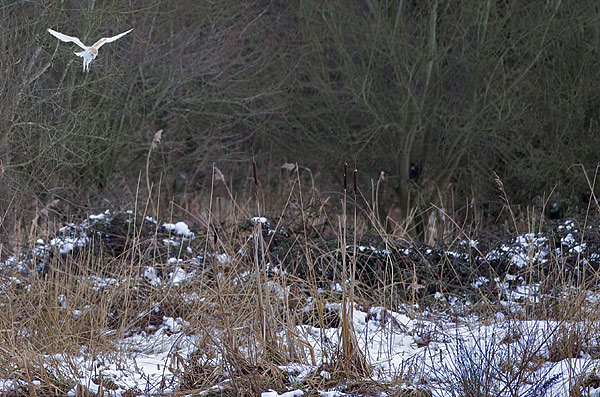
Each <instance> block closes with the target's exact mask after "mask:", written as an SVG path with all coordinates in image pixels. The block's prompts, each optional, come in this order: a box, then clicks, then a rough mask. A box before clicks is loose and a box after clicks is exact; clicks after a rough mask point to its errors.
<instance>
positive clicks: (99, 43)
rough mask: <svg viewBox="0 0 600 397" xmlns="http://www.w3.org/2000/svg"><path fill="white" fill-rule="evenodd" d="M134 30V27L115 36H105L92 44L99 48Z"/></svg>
mask: <svg viewBox="0 0 600 397" xmlns="http://www.w3.org/2000/svg"><path fill="white" fill-rule="evenodd" d="M132 30H133V29H129V30H128V31H127V32H123V33H120V34H118V35H116V36H113V37H103V38H101V39H100V40H98V41H97V42H95V43H94V45H92V47H94V48H95V49H98V48H100V47H102V46H103V45H104V44H106V43H112V42H113V41H115V40H118V39H120V38H121V37H123V36H125V35H126V34H127V33H129V32H131V31H132Z"/></svg>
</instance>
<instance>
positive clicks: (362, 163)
mask: <svg viewBox="0 0 600 397" xmlns="http://www.w3.org/2000/svg"><path fill="white" fill-rule="evenodd" d="M0 18H1V20H2V24H0V161H1V165H2V172H1V174H0V216H1V218H0V235H1V237H0V239H1V241H2V242H4V243H9V244H10V241H11V238H14V236H15V235H23V233H22V232H23V231H27V230H29V229H30V228H31V227H32V226H31V225H32V224H33V225H39V224H43V223H44V222H48V221H49V220H51V219H58V220H60V219H69V217H72V216H78V215H84V214H86V213H88V212H89V211H92V210H95V209H105V208H127V207H128V206H131V203H132V202H134V201H135V200H137V199H139V198H140V197H145V196H148V195H155V196H158V197H160V198H161V199H162V200H163V202H165V203H166V202H169V201H170V202H172V203H176V204H177V206H178V207H179V208H183V209H185V210H193V209H194V208H195V207H198V206H201V205H202V202H203V201H202V200H205V199H206V195H207V193H206V192H207V189H208V188H210V184H211V180H212V177H213V175H212V172H213V171H212V170H213V164H215V165H217V166H218V167H219V169H220V170H221V171H222V172H223V173H224V175H225V179H226V183H227V184H228V186H230V187H231V189H232V190H233V191H234V192H236V194H238V195H240V196H243V195H245V194H247V193H246V192H248V193H250V189H248V186H250V185H251V184H252V171H251V169H252V168H251V163H252V161H253V160H256V161H257V164H258V169H259V173H260V178H261V185H262V192H263V194H264V195H265V196H267V197H269V199H267V200H265V201H264V202H266V203H268V205H269V206H272V207H276V206H277V205H278V204H280V203H282V202H284V201H285V195H286V193H285V191H286V190H285V189H286V187H285V182H286V175H285V173H286V170H283V169H282V168H281V165H282V164H284V163H297V164H298V165H299V166H300V167H303V168H301V170H303V173H302V175H303V176H302V177H305V178H308V176H309V175H310V176H311V177H312V178H314V181H315V182H314V183H315V184H316V185H317V186H319V187H320V188H322V189H323V190H332V191H341V190H342V182H341V179H342V177H341V173H342V171H341V170H342V164H343V163H344V162H348V163H349V165H350V169H353V168H357V169H358V170H359V173H358V175H359V185H360V188H361V192H362V193H363V194H364V196H365V197H368V198H369V199H370V198H371V197H374V196H375V191H376V190H377V202H378V204H377V206H378V208H379V211H380V212H381V214H382V215H381V216H382V217H385V214H386V213H387V212H388V211H389V210H390V209H393V208H397V209H399V211H400V216H401V217H402V216H406V215H407V214H408V213H409V212H410V211H411V210H414V209H415V208H416V209H417V210H418V211H422V210H423V211H424V210H425V209H427V208H430V206H431V205H432V204H433V205H436V206H439V207H443V208H444V209H445V210H446V211H448V212H450V213H451V212H452V211H456V210H458V209H460V208H464V206H465V203H471V204H473V203H479V204H478V205H479V206H480V207H481V208H483V210H484V211H485V210H486V208H487V209H488V210H489V211H491V212H493V208H492V206H488V207H485V205H484V204H485V203H492V202H496V201H498V200H499V198H498V196H499V194H498V185H497V183H496V179H500V180H502V182H503V186H504V189H505V192H506V194H507V196H508V197H510V198H511V201H512V203H513V204H517V205H523V206H527V205H541V206H543V205H544V204H546V205H547V207H548V208H547V209H549V210H554V211H559V213H558V214H554V216H561V217H562V216H568V215H570V214H572V213H576V212H577V211H580V209H581V207H585V205H586V203H588V201H589V196H590V185H593V184H594V182H593V180H594V173H595V170H596V167H597V164H598V148H599V147H600V134H599V129H600V84H599V83H598V81H599V79H598V73H599V67H598V66H599V63H600V53H599V52H600V14H599V11H598V7H597V4H596V2H594V1H591V0H587V1H586V0H577V1H569V2H561V1H556V0H549V1H513V0H504V1H491V0H487V1H481V0H471V1H469V0H466V1H459V2H455V1H444V0H427V1H391V0H389V1H386V0H379V1H377V0H345V1H336V0H331V1H316V0H299V1H279V0H271V1H198V0H181V1H170V0H169V1H166V0H163V1H146V0H139V1H134V0H132V1H126V2H123V1H77V0H65V1H33V2H31V1H7V0H2V1H0ZM48 28H52V29H55V30H58V31H60V32H63V33H66V34H69V35H75V36H78V37H80V38H81V39H82V41H83V42H85V43H93V42H94V41H95V40H97V39H98V38H100V37H103V36H110V35H113V34H117V33H120V32H122V31H125V30H127V29H130V28H133V29H134V30H133V32H132V33H131V34H129V35H128V36H125V37H124V38H123V39H121V40H119V41H117V42H115V43H111V44H109V45H106V46H105V47H103V48H102V49H101V51H100V54H99V56H98V58H97V59H96V60H95V61H94V62H93V63H92V65H91V70H90V72H89V73H83V72H82V71H81V59H80V58H77V57H76V56H75V55H74V54H73V51H75V50H77V48H76V46H75V45H71V44H69V43H62V42H58V40H56V39H55V38H54V37H52V36H50V35H49V34H48V33H47V31H46V30H47V29H48ZM158 130H163V132H162V140H161V142H160V144H158V145H157V147H156V148H155V149H154V150H150V146H151V143H152V140H153V137H154V134H155V132H156V131H158ZM307 170H310V173H308V172H307ZM382 172H383V176H384V178H383V179H382V178H381V176H382ZM146 177H147V180H148V181H150V184H147V183H145V182H146ZM586 178H587V179H588V180H586ZM377 182H379V184H378V186H379V188H376V185H377ZM149 186H153V187H154V188H153V189H155V190H154V191H153V192H148V187H149ZM548 197H550V199H548ZM471 204H470V205H471ZM473 205H475V204H473ZM166 207H167V205H164V208H165V209H166ZM484 207H485V208H484ZM550 215H552V214H550ZM9 236H12V237H9Z"/></svg>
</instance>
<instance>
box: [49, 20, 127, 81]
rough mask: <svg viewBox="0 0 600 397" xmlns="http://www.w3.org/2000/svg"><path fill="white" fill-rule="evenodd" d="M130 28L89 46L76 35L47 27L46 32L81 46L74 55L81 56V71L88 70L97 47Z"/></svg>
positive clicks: (124, 33) (109, 41)
mask: <svg viewBox="0 0 600 397" xmlns="http://www.w3.org/2000/svg"><path fill="white" fill-rule="evenodd" d="M132 30H133V29H129V30H128V31H127V32H123V33H120V34H118V35H116V36H113V37H103V38H101V39H100V40H98V41H97V42H95V43H94V44H93V45H92V46H90V47H88V46H86V45H84V44H83V43H82V42H81V40H79V39H78V38H77V37H74V36H67V35H66V34H62V33H60V32H57V31H55V30H52V29H48V33H50V34H51V35H52V36H54V37H56V38H57V39H59V40H61V41H64V42H67V43H69V42H72V43H75V44H77V45H78V46H79V47H81V48H83V51H80V52H76V53H75V55H77V56H78V57H82V58H83V71H84V72H89V71H90V63H91V62H92V60H93V59H94V58H96V56H97V55H98V48H100V47H102V46H103V45H104V44H106V43H112V42H113V41H115V40H118V39H120V38H121V37H123V36H125V35H126V34H127V33H129V32H131V31H132Z"/></svg>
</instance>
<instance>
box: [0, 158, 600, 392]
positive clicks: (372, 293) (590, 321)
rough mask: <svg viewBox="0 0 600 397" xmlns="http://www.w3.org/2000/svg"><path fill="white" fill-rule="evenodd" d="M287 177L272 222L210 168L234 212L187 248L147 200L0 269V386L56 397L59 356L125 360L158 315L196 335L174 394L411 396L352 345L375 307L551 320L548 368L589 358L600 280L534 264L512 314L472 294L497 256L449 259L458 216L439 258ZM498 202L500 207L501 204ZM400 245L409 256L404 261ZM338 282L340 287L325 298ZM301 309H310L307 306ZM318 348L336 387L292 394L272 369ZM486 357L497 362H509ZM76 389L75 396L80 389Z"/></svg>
mask: <svg viewBox="0 0 600 397" xmlns="http://www.w3.org/2000/svg"><path fill="white" fill-rule="evenodd" d="M292 172H295V174H296V178H295V180H293V182H292V185H291V187H290V191H289V195H288V199H287V202H286V203H285V206H284V210H283V211H282V212H281V213H280V214H279V215H278V216H274V217H273V216H272V217H271V218H270V221H271V222H273V224H268V223H263V222H262V221H261V220H260V219H256V220H254V221H251V222H250V221H245V222H239V221H237V220H238V219H248V218H249V217H248V214H249V213H256V212H254V210H253V209H252V207H254V208H257V211H258V214H260V213H261V212H260V211H262V208H263V207H265V206H266V205H265V204H264V203H263V202H262V200H263V195H262V194H259V192H258V189H259V187H260V185H259V184H255V185H256V186H255V188H256V189H257V194H256V195H255V199H254V200H250V201H248V202H245V203H243V202H239V201H235V200H236V198H235V197H234V196H233V194H231V190H230V187H229V186H227V184H226V182H225V181H226V179H225V178H223V177H222V173H221V171H219V170H218V169H217V168H216V167H215V168H214V172H213V174H214V175H215V177H214V178H213V186H214V185H215V184H223V185H224V186H223V187H225V188H226V189H225V190H226V191H227V192H229V197H230V199H231V200H232V201H234V202H235V204H234V205H231V206H230V209H229V211H230V212H229V213H228V214H223V213H221V214H220V215H219V216H216V215H215V213H214V212H213V211H212V207H211V205H209V206H208V208H204V209H202V210H200V209H199V210H198V211H196V213H188V214H187V216H188V218H189V219H191V220H192V222H189V223H191V224H193V230H194V232H195V234H196V236H195V238H194V239H193V240H190V239H187V240H186V239H182V238H180V237H177V236H175V235H172V236H171V235H170V234H169V232H167V231H165V230H164V228H161V227H160V226H159V225H160V224H161V222H154V221H152V220H149V219H148V218H147V215H148V214H147V211H150V212H153V211H154V208H153V205H150V204H149V203H142V204H141V205H138V206H136V208H135V210H134V211H133V212H132V213H130V214H114V215H113V216H112V218H111V220H110V222H104V221H102V220H99V221H96V222H95V223H93V224H92V225H91V226H90V227H89V230H90V231H93V232H92V233H88V234H87V235H88V236H90V241H89V242H88V243H87V244H85V245H84V246H81V247H76V248H75V249H74V250H73V251H72V252H71V253H70V254H66V255H65V254H60V253H59V252H58V250H54V251H52V252H49V256H47V257H46V259H45V260H43V261H42V260H41V259H40V258H37V259H34V260H33V262H31V263H29V264H28V266H27V268H28V269H30V270H29V271H28V272H24V271H22V269H21V270H19V271H17V270H12V271H9V270H7V269H5V270H3V271H2V273H1V274H0V276H1V278H2V292H3V293H2V295H1V298H0V304H1V305H2V307H3V310H2V311H1V312H0V330H1V332H0V346H1V348H0V362H1V363H2V366H1V368H2V372H1V373H0V378H4V379H19V380H21V381H22V385H21V387H20V388H19V389H18V390H19V393H20V394H38V395H61V394H64V393H65V391H67V390H70V389H72V388H73V387H75V386H76V385H75V384H74V380H75V379H77V377H78V374H79V368H78V367H77V364H76V363H75V362H70V361H69V359H68V358H69V357H73V356H77V355H81V354H84V355H85V356H86V357H89V360H90V361H93V359H94V357H102V356H103V357H107V356H111V357H119V355H123V354H125V355H127V354H129V353H128V352H127V350H123V349H122V348H120V347H119V346H120V344H119V341H121V340H122V339H123V338H124V337H127V336H132V335H136V334H140V333H146V334H152V333H154V332H156V331H157V329H158V327H160V326H161V324H163V318H164V317H172V318H178V317H180V318H182V319H183V320H185V321H186V323H185V325H184V329H183V332H184V334H185V333H190V334H195V335H197V337H198V341H199V342H198V343H197V345H196V349H195V351H194V352H193V353H192V354H191V355H189V356H187V357H183V356H181V355H179V353H177V352H176V351H173V352H172V353H171V354H170V356H169V360H168V363H166V364H165V365H168V366H169V368H171V371H172V372H173V373H175V374H176V375H177V377H178V384H177V385H176V388H177V389H178V390H181V392H182V393H184V392H185V393H191V392H200V391H206V390H209V389H211V388H212V387H214V386H215V385H220V387H221V391H220V393H221V394H222V395H248V396H250V395H257V394H259V393H260V392H261V391H265V390H267V389H275V390H279V391H284V390H286V389H287V388H290V387H298V386H300V387H304V388H309V389H311V390H316V389H319V388H327V387H333V386H336V385H342V384H344V385H346V386H347V387H349V389H348V390H356V392H357V393H365V394H366V395H370V394H372V393H374V390H397V391H399V392H400V393H401V395H411V394H410V393H421V392H420V391H418V392H409V391H402V389H401V388H400V389H398V387H400V386H402V385H403V384H405V383H410V381H411V379H410V377H411V376H414V372H413V371H414V369H411V368H406V369H403V370H402V371H403V373H402V374H400V373H399V374H397V376H396V378H395V379H396V380H395V381H393V382H391V383H390V382H386V383H381V382H375V381H371V380H369V376H370V375H369V374H370V371H371V367H370V365H369V363H368V361H367V360H366V359H365V356H364V354H363V353H364V352H363V351H362V350H361V349H362V347H361V346H359V345H358V343H357V340H356V335H355V331H354V329H353V327H352V322H351V318H352V311H353V310H354V308H355V307H366V308H368V307H371V306H383V307H385V308H388V309H393V310H398V308H399V307H404V308H405V309H406V313H408V314H409V315H418V314H419V313H420V310H421V309H422V308H427V307H429V308H431V309H435V310H437V311H438V312H441V313H449V314H452V315H457V316H461V315H464V314H469V313H476V314H478V316H479V318H482V319H485V318H486V317H487V318H493V317H494V316H495V315H496V313H498V312H502V311H504V313H505V314H506V315H508V319H513V320H514V321H515V322H517V321H519V320H522V319H528V320H531V319H545V320H552V321H553V324H556V325H555V326H553V327H552V330H551V332H550V333H547V334H545V336H544V337H543V338H545V339H544V340H543V341H544V342H547V345H548V349H549V356H548V357H547V359H546V361H549V362H558V361H562V360H564V359H568V358H576V357H580V356H581V355H582V354H583V355H589V356H590V357H592V358H599V356H600V353H599V352H600V347H599V346H600V341H599V340H598V338H597V335H598V319H597V313H598V303H593V302H592V301H591V300H590V299H589V298H590V296H589V293H590V291H592V290H593V287H594V286H595V285H598V279H597V277H595V275H593V274H592V275H588V276H587V277H585V279H584V278H576V279H573V278H572V277H568V274H569V271H570V270H572V269H573V266H579V265H581V264H582V262H580V261H579V260H577V261H575V262H574V264H571V263H566V262H564V261H561V260H558V258H554V259H553V260H551V261H549V262H543V263H541V262H535V261H534V258H535V256H534V255H533V254H532V255H530V256H529V258H530V263H529V264H528V266H526V267H524V268H523V269H521V270H520V272H521V273H520V274H521V275H522V276H523V277H528V278H527V280H528V282H529V283H530V284H529V286H530V287H531V289H532V290H533V288H534V286H535V287H536V288H538V287H537V286H538V285H541V287H539V288H540V291H541V292H544V293H545V295H544V299H531V300H530V301H527V299H525V300H524V301H523V302H521V304H520V307H522V308H523V311H520V312H519V311H514V312H510V311H508V312H507V311H506V309H505V308H503V307H502V305H500V300H501V299H500V298H501V295H502V293H501V292H500V287H499V286H496V287H494V286H493V285H492V284H493V283H490V286H489V288H487V287H473V286H472V285H471V283H472V282H473V281H474V280H475V279H476V278H477V277H478V276H480V275H482V274H484V273H485V275H486V277H489V278H490V279H493V277H504V276H505V275H506V274H507V272H508V270H507V269H506V268H503V266H499V265H498V263H495V262H494V263H492V262H489V261H488V262H486V261H482V260H476V259H460V260H457V259H456V258H455V257H453V256H452V255H448V254H444V252H452V251H457V252H458V251H459V250H460V249H463V250H464V244H462V243H461V241H465V240H466V241H469V239H471V238H472V237H473V236H471V235H470V231H469V230H467V229H466V228H464V227H462V228H461V227H458V226H457V225H459V222H458V221H453V222H454V223H453V224H454V225H455V227H456V228H455V233H456V236H457V237H456V238H454V239H449V240H448V241H452V243H450V245H446V246H445V248H444V251H442V250H439V251H438V250H436V249H434V248H433V247H427V246H424V245H422V243H419V242H417V241H412V240H410V239H408V238H406V239H399V238H398V237H397V236H392V235H387V234H385V233H384V232H383V230H385V228H384V227H383V226H382V225H381V224H379V223H377V222H376V216H375V215H374V213H373V212H372V211H371V212H368V211H369V210H368V209H369V208H371V207H373V206H370V205H369V204H366V203H363V204H362V205H363V207H364V208H367V212H365V213H366V214H367V215H368V216H364V215H363V214H361V211H360V210H358V206H357V205H354V204H353V203H356V202H358V201H360V200H361V199H360V192H359V191H358V189H356V190H355V189H352V190H351V189H349V190H351V193H354V192H355V191H356V193H357V194H352V195H353V198H352V201H350V200H347V199H346V195H344V196H343V199H342V202H341V208H342V211H341V212H337V213H334V212H327V211H329V210H326V208H327V206H326V205H324V202H323V201H322V196H321V195H319V194H318V192H317V190H316V188H315V186H314V185H309V186H304V185H303V179H302V178H301V177H300V173H299V172H298V169H297V167H295V168H294V169H293V170H292ZM256 181H258V176H257V178H256ZM212 201H213V197H212V195H211V200H210V202H211V203H212ZM157 203H158V202H156V203H154V205H156V204H157ZM248 203H250V204H251V205H250V206H249V205H248ZM349 203H350V205H349ZM506 204H507V206H509V205H510V204H509V203H508V201H507V203H506ZM349 207H350V208H349ZM311 212H312V215H310V216H309V213H311ZM232 220H234V221H232ZM513 220H514V219H513ZM88 222H89V220H88ZM460 224H463V225H464V224H465V223H464V222H461V223H460ZM514 224H516V221H515V223H514ZM76 229H77V227H75V229H74V230H76ZM168 238H172V239H175V240H176V241H177V242H179V243H180V245H177V244H170V245H165V244H164V243H163V241H164V239H168ZM350 241H351V242H350ZM76 245H77V244H76ZM361 245H362V246H369V245H374V246H377V247H380V248H381V249H386V250H388V254H387V255H384V256H381V255H380V254H378V253H377V252H376V251H373V252H371V251H365V250H364V249H361V248H359V247H360V246H361ZM187 246H189V247H190V249H191V250H192V251H193V252H194V254H192V253H190V252H188V250H187ZM409 248H410V249H411V250H412V251H410V252H408V251H407V250H408V249H409ZM471 248H472V251H477V250H479V249H481V250H483V247H470V248H469V250H471ZM242 253H243V254H242ZM198 255H200V256H198ZM474 256H475V255H473V257H474ZM169 258H177V259H178V260H180V261H179V262H176V261H174V260H169ZM193 258H201V260H198V259H195V260H194V259H193ZM465 258H466V257H465ZM176 266H179V267H181V268H183V269H184V270H185V271H186V272H188V273H191V272H196V275H195V277H193V278H190V279H189V280H187V281H185V282H181V283H170V282H169V277H168V275H169V274H170V273H173V272H174V271H175V270H176ZM504 267H506V266H505V265H504ZM36 268H37V269H38V270H34V269H36ZM581 268H582V269H583V267H581ZM149 269H155V271H158V272H160V273H162V280H163V281H162V283H161V284H153V283H152V282H151V279H149V278H148V277H145V276H144V275H146V276H147V275H148V273H147V272H148V271H149ZM466 269H470V270H469V271H466ZM512 270H514V269H512ZM548 274H552V275H553V277H552V278H551V280H549V279H543V277H544V275H548ZM584 281H585V282H584ZM540 282H541V284H540ZM336 283H339V285H340V286H341V290H340V292H336V289H335V288H333V287H334V286H335V284H336ZM451 289H453V291H451ZM436 292H441V293H443V294H445V295H446V296H448V297H450V296H453V295H454V296H455V297H457V298H458V297H460V298H461V299H463V300H470V301H471V302H472V303H473V304H472V305H470V306H463V307H462V308H459V307H457V306H453V305H450V304H444V303H443V302H440V301H438V300H436V299H434V298H433V295H434V294H435V293H436ZM191 297H193V298H191ZM309 303H310V305H309ZM332 303H338V304H339V305H340V306H339V307H340V309H339V311H335V310H334V311H332V310H331V305H330V304H332ZM307 305H308V307H310V309H309V310H308V311H307V310H306V309H304V308H305V307H307ZM356 305H358V306H356ZM384 317H385V316H384ZM382 321H384V322H385V320H383V319H382ZM299 325H313V326H315V327H317V329H320V330H321V331H320V332H321V346H314V345H311V343H310V342H309V340H308V339H307V337H306V335H304V334H303V333H302V332H301V331H300V329H301V328H299V327H298V326H299ZM337 326H340V327H341V340H342V343H341V345H340V347H339V348H338V350H337V351H330V350H328V348H326V346H325V345H326V343H327V341H326V336H325V333H324V330H325V329H326V328H330V327H337ZM526 333H527V331H526V330H524V331H523V332H522V333H519V332H515V333H514V334H512V336H510V338H511V341H516V340H519V338H523V340H525V339H527V338H525V337H524V336H523V334H526ZM416 337H418V340H419V341H420V343H421V344H422V345H423V346H427V345H429V343H431V341H433V340H436V338H438V337H439V335H437V331H436V330H432V329H423V330H422V332H420V334H419V335H416ZM527 337H528V338H535V337H536V336H535V335H533V334H531V335H528V336H527ZM82 348H83V349H84V350H82ZM316 351H321V352H324V354H325V357H323V362H322V365H321V367H320V369H319V371H320V370H322V369H326V370H327V371H328V372H329V373H330V374H331V377H330V378H329V379H328V380H326V379H324V378H322V377H319V376H312V375H311V376H309V377H308V378H306V379H305V380H303V381H302V383H301V384H293V383H291V380H290V379H291V378H290V376H289V374H288V373H287V372H286V371H284V370H283V369H282V367H281V366H282V365H285V364H288V363H291V362H295V363H305V364H307V365H313V366H314V365H318V363H319V357H316ZM486 352H487V350H486ZM513 354H514V357H513V359H514V360H515V362H514V363H512V364H513V369H512V371H513V372H514V376H515V379H518V380H519V382H522V381H524V379H526V375H527V374H528V373H529V372H528V371H531V368H539V365H540V360H541V359H540V354H539V351H537V350H535V349H533V350H531V349H529V350H527V349H525V350H521V351H516V352H513ZM59 357H62V358H59ZM466 363H467V361H459V362H457V363H455V367H454V370H453V371H454V373H456V374H458V375H459V376H463V375H464V374H465V372H464V371H463V369H464V368H462V367H461V366H463V365H466ZM490 363H493V364H494V365H497V367H498V368H501V367H502V368H503V367H506V366H510V365H511V363H505V362H502V363H500V362H495V361H491V362H490ZM479 364H481V363H479ZM479 364H478V365H479ZM484 364H485V363H484ZM488 364H489V363H488ZM517 364H518V365H517ZM469 365H471V364H469ZM496 369H497V368H496ZM480 370H481V371H484V372H482V373H486V374H488V378H485V379H483V380H485V381H489V382H492V379H491V378H490V377H489V376H491V375H490V373H492V372H493V371H492V372H485V371H487V370H486V369H485V368H480ZM319 371H317V373H318V372H319ZM404 371H405V372H404ZM411 374H412V375H411ZM461 374H462V375H461ZM468 374H469V375H468V376H469V377H467V378H465V379H462V381H463V382H467V383H466V384H463V385H462V386H461V387H463V388H468V387H475V386H473V384H472V383H468V382H475V381H476V380H475V379H473V378H472V377H473V376H474V375H477V374H480V372H476V373H470V372H469V373H468ZM95 379H96V383H98V384H101V389H104V390H105V391H106V392H107V393H109V391H110V390H111V387H113V386H111V382H112V380H111V379H109V378H104V377H103V375H102V373H101V372H100V373H98V375H97V376H96V378H95ZM586 379H587V378H586ZM586 379H575V377H574V380H573V385H576V384H581V385H590V384H592V383H593V381H592V380H589V379H587V380H586ZM481 381H482V379H479V380H477V382H481ZM577 382H579V383H577ZM477 384H480V383H477ZM480 386H481V384H480ZM487 386H489V385H487ZM477 387H479V386H477ZM79 388H80V389H81V393H84V392H85V388H84V387H83V386H82V385H80V386H79ZM130 392H131V395H136V394H141V393H142V392H141V391H139V390H138V391H136V390H131V391H130ZM402 393H404V394H402ZM406 393H409V394H406ZM423 393H425V394H421V395H427V392H425V391H423ZM100 394H101V393H100ZM417 395H418V394H417Z"/></svg>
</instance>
